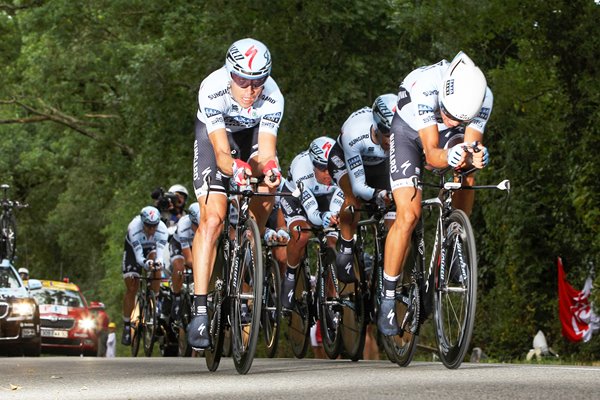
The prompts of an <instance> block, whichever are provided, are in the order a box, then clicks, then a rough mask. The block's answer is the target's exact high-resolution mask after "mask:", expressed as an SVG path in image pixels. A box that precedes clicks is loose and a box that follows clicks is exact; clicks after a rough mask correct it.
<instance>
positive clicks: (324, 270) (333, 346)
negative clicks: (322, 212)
mask: <svg viewBox="0 0 600 400" xmlns="http://www.w3.org/2000/svg"><path fill="white" fill-rule="evenodd" d="M321 257H322V256H321ZM319 262H320V268H319V271H318V273H319V276H318V280H317V292H318V293H317V298H318V300H319V326H320V328H321V338H322V340H323V350H324V351H325V354H327V357H329V358H330V359H332V360H333V359H336V358H337V357H338V356H339V355H340V352H341V347H342V336H341V330H340V328H339V326H340V320H341V311H342V306H341V305H340V302H339V292H338V282H337V279H335V252H334V251H333V249H330V248H327V251H326V253H325V256H324V258H322V259H321V260H320V261H319Z"/></svg>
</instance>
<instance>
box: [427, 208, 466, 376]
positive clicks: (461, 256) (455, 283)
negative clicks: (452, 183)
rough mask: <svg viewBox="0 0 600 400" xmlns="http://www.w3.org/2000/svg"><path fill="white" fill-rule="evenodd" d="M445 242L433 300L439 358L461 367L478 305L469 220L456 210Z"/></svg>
mask: <svg viewBox="0 0 600 400" xmlns="http://www.w3.org/2000/svg"><path fill="white" fill-rule="evenodd" d="M444 230H445V241H444V242H443V251H444V252H445V254H443V255H442V257H441V258H440V259H442V260H445V265H440V269H439V274H438V276H437V279H438V285H437V288H436V291H435V298H434V322H435V330H436V335H437V340H438V348H439V356H440V360H441V361H442V363H443V364H444V365H445V366H446V367H447V368H458V367H459V366H460V364H461V363H462V361H463V359H464V358H465V355H466V353H467V350H468V349H469V346H470V344H471V336H472V334H473V325H474V322H475V309H476V303H477V251H476V249H475V238H474V236H473V229H472V227H471V223H470V222H469V218H468V217H467V215H466V214H465V213H464V212H463V211H462V210H454V211H452V213H451V214H450V216H449V217H448V220H447V224H446V225H445V226H444Z"/></svg>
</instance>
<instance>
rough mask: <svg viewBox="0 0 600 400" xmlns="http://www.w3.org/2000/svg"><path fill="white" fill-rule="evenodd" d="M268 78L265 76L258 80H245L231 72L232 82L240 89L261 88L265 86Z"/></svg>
mask: <svg viewBox="0 0 600 400" xmlns="http://www.w3.org/2000/svg"><path fill="white" fill-rule="evenodd" d="M268 78H269V76H268V75H267V76H265V77H263V78H259V79H247V78H242V77H241V76H239V75H236V74H234V73H233V72H232V73H231V80H232V81H234V82H235V84H236V85H238V86H239V87H241V88H242V89H246V88H247V87H248V86H252V89H258V88H260V87H263V86H264V85H265V82H267V79H268Z"/></svg>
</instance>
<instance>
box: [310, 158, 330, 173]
mask: <svg viewBox="0 0 600 400" xmlns="http://www.w3.org/2000/svg"><path fill="white" fill-rule="evenodd" d="M312 164H313V167H315V168H316V169H318V170H319V171H322V172H324V171H327V164H321V163H320V162H318V161H316V160H314V161H313V162H312Z"/></svg>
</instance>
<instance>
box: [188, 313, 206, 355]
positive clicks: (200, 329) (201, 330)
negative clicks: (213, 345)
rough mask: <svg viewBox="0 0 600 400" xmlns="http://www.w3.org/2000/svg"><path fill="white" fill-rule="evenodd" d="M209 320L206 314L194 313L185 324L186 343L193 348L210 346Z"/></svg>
mask: <svg viewBox="0 0 600 400" xmlns="http://www.w3.org/2000/svg"><path fill="white" fill-rule="evenodd" d="M209 332H210V322H209V321H208V314H199V315H194V316H193V317H192V320H191V321H190V323H189V324H188V326H187V335H188V343H189V344H190V346H192V347H193V348H194V349H206V348H208V347H210V335H209Z"/></svg>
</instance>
